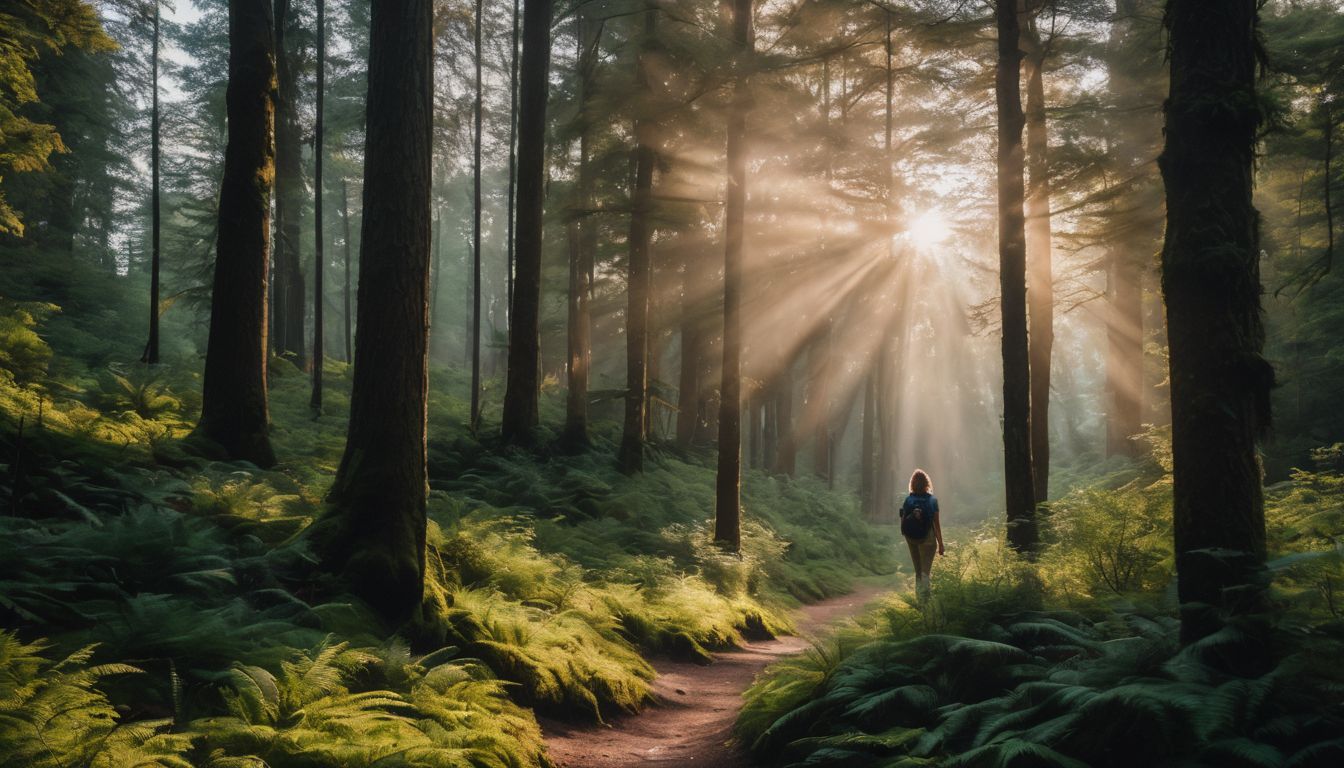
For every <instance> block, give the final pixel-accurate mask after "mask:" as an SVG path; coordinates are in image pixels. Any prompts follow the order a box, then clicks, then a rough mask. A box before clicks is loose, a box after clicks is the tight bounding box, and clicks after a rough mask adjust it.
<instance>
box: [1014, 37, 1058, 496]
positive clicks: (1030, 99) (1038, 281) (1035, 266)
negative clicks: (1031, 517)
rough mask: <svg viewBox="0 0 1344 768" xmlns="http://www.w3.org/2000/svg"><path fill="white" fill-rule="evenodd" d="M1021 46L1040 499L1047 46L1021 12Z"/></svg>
mask: <svg viewBox="0 0 1344 768" xmlns="http://www.w3.org/2000/svg"><path fill="white" fill-rule="evenodd" d="M1022 20H1023V26H1022V50H1023V51H1024V54H1025V55H1024V57H1023V62H1024V64H1025V67H1024V68H1025V70H1026V78H1027V110H1026V121H1027V122H1026V130H1027V152H1026V164H1027V168H1028V170H1029V171H1030V174H1029V176H1028V179H1029V183H1028V184H1027V189H1026V217H1027V224H1026V248H1027V260H1028V265H1029V266H1028V273H1027V302H1028V309H1029V312H1030V326H1031V327H1030V333H1029V339H1030V351H1031V466H1032V472H1033V474H1034V477H1035V486H1034V488H1033V491H1032V496H1033V497H1034V498H1035V500H1036V501H1038V502H1040V501H1045V500H1046V499H1048V498H1049V497H1050V496H1049V489H1050V415H1049V414H1050V358H1051V352H1052V349H1053V347H1054V343H1055V324H1054V312H1055V286H1054V276H1053V273H1052V267H1051V258H1052V257H1051V244H1050V160H1049V154H1048V152H1049V137H1048V135H1047V133H1046V122H1045V83H1044V78H1043V76H1042V71H1041V70H1042V69H1043V68H1044V67H1045V57H1046V54H1047V51H1046V49H1045V47H1044V46H1043V45H1042V43H1041V39H1040V34H1039V33H1038V32H1037V30H1036V19H1035V16H1033V15H1030V14H1027V13H1023V15H1022Z"/></svg>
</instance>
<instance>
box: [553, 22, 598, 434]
mask: <svg viewBox="0 0 1344 768" xmlns="http://www.w3.org/2000/svg"><path fill="white" fill-rule="evenodd" d="M577 25H578V34H577V35H576V37H577V38H578V45H579V52H578V70H579V71H578V75H579V77H578V80H579V94H578V101H579V119H580V122H581V123H582V127H581V129H580V131H579V179H578V181H579V185H578V187H579V188H578V198H579V200H578V205H579V208H580V211H579V212H578V218H575V219H574V220H572V221H570V223H569V225H568V228H569V293H568V305H569V306H568V310H569V313H568V314H569V316H568V323H567V334H566V352H567V354H568V356H569V365H568V370H567V375H568V389H567V390H566V393H565V431H564V433H563V435H562V442H563V443H564V444H565V445H566V446H567V447H568V448H570V449H572V450H581V449H583V448H586V447H587V446H588V445H589V438H588V373H589V370H590V368H591V367H592V361H593V360H592V358H593V351H592V346H593V329H592V318H591V316H590V314H589V309H588V303H589V299H590V298H591V296H592V276H593V252H594V251H595V250H596V246H597V220H596V219H595V218H594V217H593V215H592V212H593V171H592V168H591V167H590V164H589V152H590V150H589V144H590V143H591V141H592V139H591V126H589V124H588V120H589V115H588V111H587V108H588V96H589V94H590V92H591V90H592V80H593V75H594V67H595V66H596V61H597V50H598V41H599V39H600V36H601V32H600V30H601V26H600V25H597V26H595V25H593V24H592V22H591V21H589V19H588V18H587V16H586V14H582V13H581V14H579V16H578V18H577ZM589 36H591V39H589Z"/></svg>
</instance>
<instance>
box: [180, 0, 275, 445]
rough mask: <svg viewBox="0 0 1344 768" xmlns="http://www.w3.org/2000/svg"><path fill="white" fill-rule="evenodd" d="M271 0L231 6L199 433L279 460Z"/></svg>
mask: <svg viewBox="0 0 1344 768" xmlns="http://www.w3.org/2000/svg"><path fill="white" fill-rule="evenodd" d="M272 27H273V24H272V16H271V4H270V0H237V2H233V3H230V4H229V85H228V91H227V93H226V95H225V104H226V107H225V108H226V111H227V114H228V144H227V146H226V148H225V150H224V178H223V180H222V181H221V182H220V187H219V232H218V235H217V240H216V245H215V275H214V290H213V293H212V295H211V301H210V338H209V342H208V344H207V346H206V354H205V380H204V384H203V387H202V393H201V419H200V421H199V422H198V423H197V425H196V430H195V432H194V435H195V436H197V437H200V438H204V439H207V440H209V441H212V442H214V443H217V444H219V446H221V447H222V448H223V449H224V452H225V453H226V454H227V455H228V456H230V457H231V458H234V459H242V460H245V461H250V462H252V463H253V464H256V465H258V466H261V467H268V466H270V465H272V464H274V463H275V454H274V453H273V452H272V450H271V443H270V438H269V436H268V434H267V433H268V431H269V428H270V424H269V422H270V413H269V410H268V404H267V392H266V361H267V349H266V267H267V262H268V257H269V255H270V195H271V179H272V178H273V176H274V171H275V154H274V152H275V150H274V146H275V145H274V140H275V104H274V102H273V101H272V99H273V97H274V89H275V37H274V34H275V33H274V29H273V28H272Z"/></svg>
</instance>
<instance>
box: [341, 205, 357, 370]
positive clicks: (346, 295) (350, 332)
mask: <svg viewBox="0 0 1344 768" xmlns="http://www.w3.org/2000/svg"><path fill="white" fill-rule="evenodd" d="M341 226H342V227H344V228H345V232H344V239H345V275H344V277H345V285H344V286H343V288H344V290H343V295H342V298H341V301H342V304H343V305H344V306H345V312H344V313H343V314H344V315H345V362H347V363H353V362H354V361H355V351H354V327H353V326H354V323H353V315H352V314H351V307H350V191H349V189H348V188H347V187H346V182H345V179H341Z"/></svg>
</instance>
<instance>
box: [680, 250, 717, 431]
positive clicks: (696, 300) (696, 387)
mask: <svg viewBox="0 0 1344 768" xmlns="http://www.w3.org/2000/svg"><path fill="white" fill-rule="evenodd" d="M708 271H709V270H708V269H707V268H706V265H704V264H702V263H701V255H700V254H699V253H698V249H690V248H688V249H687V250H686V260H685V263H684V264H683V265H682V272H681V321H680V329H679V333H678V336H679V342H680V345H681V355H680V357H681V369H680V371H679V372H678V374H677V445H679V446H681V447H682V448H690V447H691V445H692V444H693V443H694V442H695V439H696V437H697V435H698V434H699V432H700V421H701V419H700V412H701V408H702V402H703V401H702V399H701V392H700V386H701V378H700V374H701V368H703V367H704V362H705V358H706V357H707V355H706V354H705V329H704V326H705V320H704V317H702V313H703V307H702V304H703V300H704V296H703V294H702V293H701V290H702V288H703V286H704V284H705V282H706V279H705V273H707V272H708Z"/></svg>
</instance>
